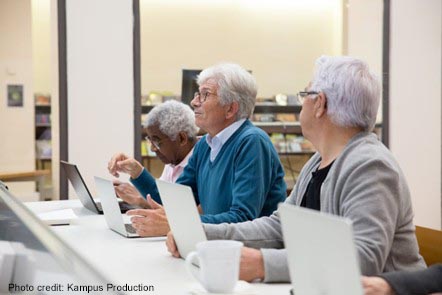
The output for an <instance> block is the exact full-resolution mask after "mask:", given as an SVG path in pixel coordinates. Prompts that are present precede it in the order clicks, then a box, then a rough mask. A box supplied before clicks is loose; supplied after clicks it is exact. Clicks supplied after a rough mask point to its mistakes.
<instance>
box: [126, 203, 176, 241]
mask: <svg viewBox="0 0 442 295" xmlns="http://www.w3.org/2000/svg"><path fill="white" fill-rule="evenodd" d="M146 201H147V203H148V204H149V206H150V208H151V209H135V210H129V211H127V212H126V214H127V215H129V216H133V217H132V218H131V219H130V220H131V221H132V226H133V227H134V228H135V230H136V231H137V234H139V235H140V236H142V237H157V236H165V235H166V234H167V233H168V232H169V231H170V228H169V223H168V222H167V218H166V213H165V212H164V209H163V207H162V206H161V205H159V204H158V203H157V202H155V201H154V200H152V198H151V197H150V195H147V198H146Z"/></svg>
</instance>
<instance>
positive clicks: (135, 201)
mask: <svg viewBox="0 0 442 295" xmlns="http://www.w3.org/2000/svg"><path fill="white" fill-rule="evenodd" d="M114 188H115V193H116V194H117V196H118V197H119V198H121V199H122V200H123V201H125V202H126V203H129V204H131V205H136V206H138V207H141V208H145V209H150V206H149V204H148V202H147V201H146V200H145V199H144V198H143V197H142V196H141V194H140V193H139V192H138V191H137V189H136V188H135V187H134V186H133V185H130V184H129V183H126V182H121V181H118V180H114Z"/></svg>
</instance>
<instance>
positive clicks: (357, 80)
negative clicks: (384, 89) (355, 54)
mask: <svg viewBox="0 0 442 295" xmlns="http://www.w3.org/2000/svg"><path fill="white" fill-rule="evenodd" d="M380 89H381V86H380V83H379V79H378V78H377V76H376V75H375V74H374V73H373V72H372V71H371V70H370V69H369V67H368V65H367V64H366V63H365V62H364V61H362V60H360V59H357V58H352V57H348V56H339V57H331V56H321V57H320V58H318V59H317V60H316V71H315V74H314V77H313V81H312V86H311V90H313V91H318V92H320V91H322V92H323V93H324V94H325V96H326V97H327V114H328V115H329V116H330V119H331V120H332V122H333V123H335V124H336V125H339V126H342V127H359V128H362V129H363V130H364V131H371V130H373V128H374V126H375V123H376V114H377V112H378V107H379V100H380Z"/></svg>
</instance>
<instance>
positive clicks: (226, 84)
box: [197, 63, 258, 120]
mask: <svg viewBox="0 0 442 295" xmlns="http://www.w3.org/2000/svg"><path fill="white" fill-rule="evenodd" d="M210 79H213V80H215V82H216V83H217V85H218V93H217V94H218V96H219V98H220V102H221V105H226V104H230V103H232V102H237V103H238V105H239V110H238V113H237V115H236V120H240V119H244V118H249V117H251V116H252V114H253V109H254V108H255V102H256V94H257V92H258V87H257V86H256V80H255V78H254V77H253V76H252V75H251V74H250V73H249V72H247V71H246V70H245V69H243V68H242V67H241V66H239V65H237V64H232V63H221V64H218V65H215V66H212V67H210V68H207V69H205V70H203V71H202V72H201V73H200V74H199V75H198V78H197V83H198V85H200V86H201V84H203V83H205V82H206V81H208V80H210Z"/></svg>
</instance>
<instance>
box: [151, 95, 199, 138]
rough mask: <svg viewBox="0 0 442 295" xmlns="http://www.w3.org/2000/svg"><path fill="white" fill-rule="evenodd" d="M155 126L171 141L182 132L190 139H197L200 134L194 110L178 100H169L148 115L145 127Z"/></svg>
mask: <svg viewBox="0 0 442 295" xmlns="http://www.w3.org/2000/svg"><path fill="white" fill-rule="evenodd" d="M155 125H156V126H158V128H159V129H160V131H161V132H162V133H164V134H165V135H167V136H168V137H169V138H170V139H171V140H175V139H176V138H177V136H178V134H179V133H180V132H186V133H187V136H188V137H189V138H191V139H196V135H197V132H198V127H197V126H196V125H195V115H194V114H193V111H192V109H191V108H190V107H189V106H188V105H186V104H184V103H181V102H178V101H176V100H168V101H166V102H164V103H162V104H160V105H158V106H156V107H154V108H153V109H152V110H151V111H150V112H149V113H148V114H147V117H146V120H145V121H144V127H146V128H147V127H150V126H155Z"/></svg>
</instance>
